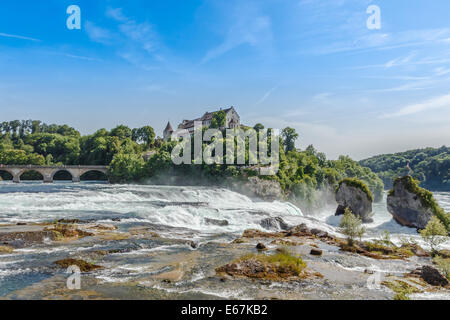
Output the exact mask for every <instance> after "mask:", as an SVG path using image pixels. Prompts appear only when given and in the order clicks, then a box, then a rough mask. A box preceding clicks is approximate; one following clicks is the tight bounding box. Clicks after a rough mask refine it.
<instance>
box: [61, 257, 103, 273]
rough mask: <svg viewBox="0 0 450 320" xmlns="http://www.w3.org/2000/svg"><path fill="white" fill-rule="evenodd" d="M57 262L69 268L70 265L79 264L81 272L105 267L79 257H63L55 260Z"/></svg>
mask: <svg viewBox="0 0 450 320" xmlns="http://www.w3.org/2000/svg"><path fill="white" fill-rule="evenodd" d="M55 264H56V265H58V266H60V267H61V268H68V267H70V266H77V267H78V268H80V271H81V272H90V271H94V270H97V269H103V267H102V266H97V265H95V264H92V263H90V262H86V261H84V260H79V259H63V260H58V261H55Z"/></svg>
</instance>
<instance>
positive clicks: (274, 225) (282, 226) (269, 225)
mask: <svg viewBox="0 0 450 320" xmlns="http://www.w3.org/2000/svg"><path fill="white" fill-rule="evenodd" d="M259 224H260V225H261V227H263V228H264V229H267V230H275V231H279V230H287V229H289V226H288V224H287V223H286V222H284V220H283V219H282V218H280V217H275V218H266V219H263V220H261V222H260V223H259Z"/></svg>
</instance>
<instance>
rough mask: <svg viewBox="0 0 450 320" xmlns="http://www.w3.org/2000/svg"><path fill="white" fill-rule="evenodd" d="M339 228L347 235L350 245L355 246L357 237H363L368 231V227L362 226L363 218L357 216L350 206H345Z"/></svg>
mask: <svg viewBox="0 0 450 320" xmlns="http://www.w3.org/2000/svg"><path fill="white" fill-rule="evenodd" d="M339 228H340V230H339V231H340V232H341V233H343V234H345V235H346V236H347V241H348V245H349V246H353V242H354V240H355V238H357V237H358V238H361V237H362V236H363V235H364V233H365V232H366V229H365V228H364V227H363V226H362V220H361V218H360V217H357V216H355V215H354V214H353V213H352V211H351V210H350V209H349V208H345V213H344V216H343V217H342V219H341V222H340V224H339Z"/></svg>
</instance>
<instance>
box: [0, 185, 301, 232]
mask: <svg viewBox="0 0 450 320" xmlns="http://www.w3.org/2000/svg"><path fill="white" fill-rule="evenodd" d="M278 216H281V217H286V219H288V220H289V219H291V220H292V219H294V220H295V218H296V217H301V216H302V212H301V210H300V209H299V208H297V207H295V206H294V205H292V204H290V203H283V202H278V201H275V202H254V201H252V200H251V199H249V198H248V197H246V196H243V195H241V194H238V193H235V192H232V191H229V190H226V189H219V188H202V187H196V188H193V187H164V186H142V185H106V184H78V185H73V184H53V185H44V184H38V183H26V184H18V185H13V184H11V183H1V184H0V223H17V222H41V221H52V220H55V219H82V220H86V219H95V220H103V221H106V220H107V221H111V220H112V219H114V218H119V219H121V223H127V222H147V223H152V224H157V225H165V226H171V227H183V228H189V229H192V230H197V231H201V232H204V233H224V232H241V231H243V230H244V229H247V228H256V227H259V222H260V221H261V219H264V218H267V217H278ZM205 218H210V219H216V220H227V221H228V223H229V224H228V225H227V226H223V227H220V226H216V225H211V224H207V223H206V221H205Z"/></svg>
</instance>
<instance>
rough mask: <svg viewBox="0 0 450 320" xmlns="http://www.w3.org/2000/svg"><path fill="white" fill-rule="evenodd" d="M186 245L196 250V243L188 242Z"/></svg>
mask: <svg viewBox="0 0 450 320" xmlns="http://www.w3.org/2000/svg"><path fill="white" fill-rule="evenodd" d="M188 245H189V246H190V247H191V248H192V249H197V248H198V243H197V242H195V241H189V242H188Z"/></svg>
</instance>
